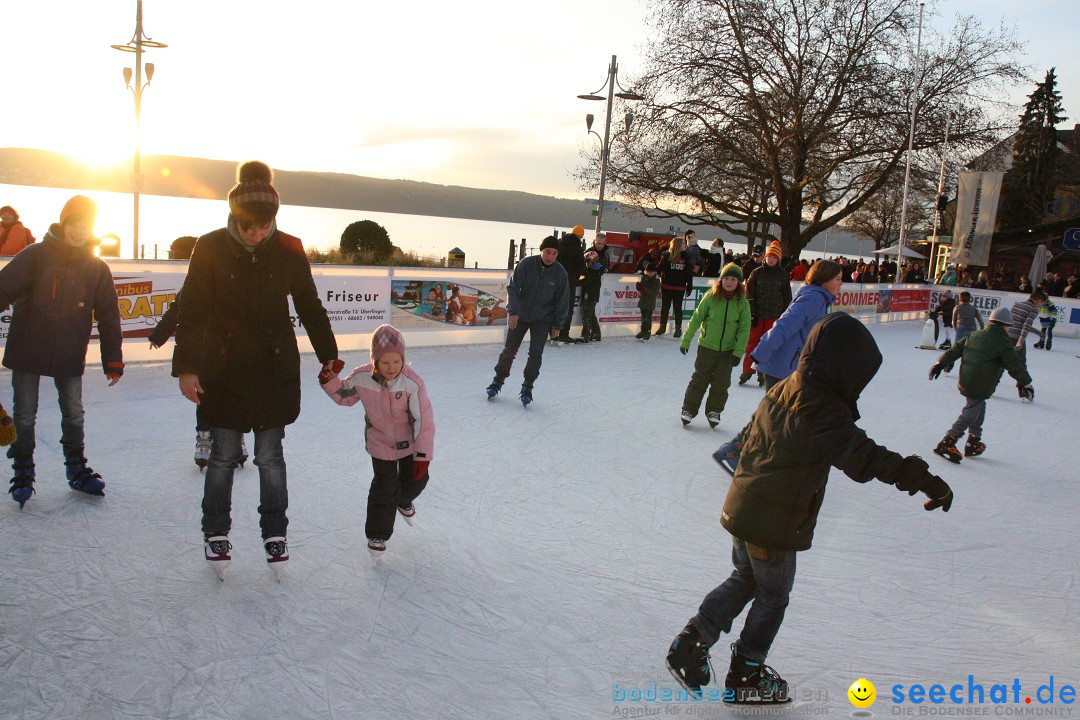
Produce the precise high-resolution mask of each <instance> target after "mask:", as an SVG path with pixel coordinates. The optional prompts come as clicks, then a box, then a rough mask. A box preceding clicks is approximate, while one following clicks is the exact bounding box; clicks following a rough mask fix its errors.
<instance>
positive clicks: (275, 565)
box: [263, 535, 289, 575]
mask: <svg viewBox="0 0 1080 720" xmlns="http://www.w3.org/2000/svg"><path fill="white" fill-rule="evenodd" d="M263 548H264V549H265V550H266V564H267V565H269V566H270V569H271V570H273V571H274V574H275V575H276V574H277V573H280V572H281V571H282V570H283V569H284V568H285V563H286V562H288V560H289V544H288V543H287V542H286V541H285V538H283V537H281V536H280V535H279V536H277V537H271V538H266V540H264V541H263Z"/></svg>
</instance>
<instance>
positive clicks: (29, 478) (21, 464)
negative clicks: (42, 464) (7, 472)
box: [8, 455, 35, 510]
mask: <svg viewBox="0 0 1080 720" xmlns="http://www.w3.org/2000/svg"><path fill="white" fill-rule="evenodd" d="M11 467H12V469H13V470H14V471H15V476H14V477H13V478H11V489H10V490H8V492H9V493H11V499H12V500H14V501H15V502H17V503H19V509H20V510H22V507H23V505H25V504H26V501H27V500H29V499H30V496H31V495H33V494H34V492H35V491H34V456H33V455H26V456H23V457H15V458H13V459H12V463H11Z"/></svg>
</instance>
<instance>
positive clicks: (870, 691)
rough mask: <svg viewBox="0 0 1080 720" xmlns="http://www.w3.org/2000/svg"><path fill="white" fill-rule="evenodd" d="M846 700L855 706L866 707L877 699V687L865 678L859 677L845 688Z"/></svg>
mask: <svg viewBox="0 0 1080 720" xmlns="http://www.w3.org/2000/svg"><path fill="white" fill-rule="evenodd" d="M847 696H848V700H850V701H851V704H852V705H854V706H855V707H857V708H868V707H870V706H871V705H873V704H874V701H875V700H877V688H876V687H874V683H872V682H870V681H869V680H867V679H866V678H859V679H858V680H856V681H855V682H853V683H851V687H849V688H848V689H847Z"/></svg>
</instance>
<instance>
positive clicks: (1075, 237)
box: [1061, 228, 1080, 251]
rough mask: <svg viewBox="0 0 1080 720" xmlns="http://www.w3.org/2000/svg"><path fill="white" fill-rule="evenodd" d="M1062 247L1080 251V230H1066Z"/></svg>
mask: <svg viewBox="0 0 1080 720" xmlns="http://www.w3.org/2000/svg"><path fill="white" fill-rule="evenodd" d="M1061 246H1062V247H1063V248H1065V249H1066V250H1077V251H1080V228H1066V229H1065V236H1064V237H1063V238H1062V239H1061Z"/></svg>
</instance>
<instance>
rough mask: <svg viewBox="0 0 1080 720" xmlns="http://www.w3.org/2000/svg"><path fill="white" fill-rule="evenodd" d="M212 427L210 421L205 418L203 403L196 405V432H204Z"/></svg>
mask: <svg viewBox="0 0 1080 720" xmlns="http://www.w3.org/2000/svg"><path fill="white" fill-rule="evenodd" d="M209 429H210V423H208V422H206V421H205V420H203V416H202V405H196V406H195V432H204V431H208V430H209Z"/></svg>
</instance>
